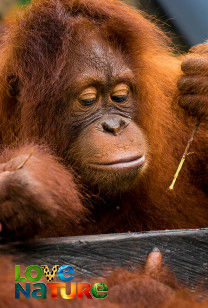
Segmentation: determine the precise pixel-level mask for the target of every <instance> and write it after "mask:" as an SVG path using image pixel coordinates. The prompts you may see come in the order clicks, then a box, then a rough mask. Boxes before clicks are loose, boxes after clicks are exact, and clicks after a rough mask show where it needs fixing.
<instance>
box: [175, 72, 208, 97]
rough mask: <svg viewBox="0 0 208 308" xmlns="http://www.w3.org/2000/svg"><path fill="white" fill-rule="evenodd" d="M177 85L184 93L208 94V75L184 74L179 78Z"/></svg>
mask: <svg viewBox="0 0 208 308" xmlns="http://www.w3.org/2000/svg"><path fill="white" fill-rule="evenodd" d="M177 87H178V89H179V90H180V91H181V92H182V93H187V94H208V77H201V76H185V75H183V76H181V77H180V78H179V79H178V82H177Z"/></svg>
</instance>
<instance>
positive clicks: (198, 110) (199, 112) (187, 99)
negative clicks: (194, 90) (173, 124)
mask: <svg viewBox="0 0 208 308" xmlns="http://www.w3.org/2000/svg"><path fill="white" fill-rule="evenodd" d="M178 104H179V106H180V107H182V108H183V109H185V110H186V111H187V112H188V114H189V115H191V116H195V117H197V118H198V119H201V118H204V117H207V116H208V97H207V96H206V95H181V96H179V97H178Z"/></svg>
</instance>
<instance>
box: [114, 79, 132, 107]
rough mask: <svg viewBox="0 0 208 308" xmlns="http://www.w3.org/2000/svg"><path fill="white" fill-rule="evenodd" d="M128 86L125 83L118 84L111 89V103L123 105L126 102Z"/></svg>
mask: <svg viewBox="0 0 208 308" xmlns="http://www.w3.org/2000/svg"><path fill="white" fill-rule="evenodd" d="M129 91H130V89H129V86H127V84H125V83H120V84H118V85H117V86H115V88H114V89H113V91H112V93H111V99H112V101H114V102H116V103H123V102H125V101H126V100H127V98H128V96H129Z"/></svg>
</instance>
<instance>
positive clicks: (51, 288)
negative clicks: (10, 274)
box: [15, 265, 108, 299]
mask: <svg viewBox="0 0 208 308" xmlns="http://www.w3.org/2000/svg"><path fill="white" fill-rule="evenodd" d="M20 272H21V268H20V265H15V298H16V299H19V298H20V296H24V297H25V298H27V299H30V298H35V299H39V298H49V297H50V298H52V299H57V298H58V297H60V298H63V299H74V298H78V299H82V298H83V297H86V298H87V299H93V298H100V299H103V298H105V297H106V296H107V295H108V287H107V285H106V284H105V283H103V282H97V283H95V284H93V285H91V284H90V283H87V282H72V280H73V279H74V269H73V268H72V267H71V266H70V265H62V266H59V265H55V266H53V268H52V270H51V272H50V270H49V268H48V266H47V265H42V266H38V265H30V266H28V267H27V268H26V269H25V272H24V275H23V276H21V273H20ZM43 275H44V276H45V278H46V280H47V283H43V282H39V280H40V279H41V278H42V277H43ZM57 275H58V279H59V280H60V281H61V282H52V281H53V280H54V278H55V277H56V276H57Z"/></svg>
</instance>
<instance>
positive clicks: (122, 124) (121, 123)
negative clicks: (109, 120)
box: [119, 119, 127, 128]
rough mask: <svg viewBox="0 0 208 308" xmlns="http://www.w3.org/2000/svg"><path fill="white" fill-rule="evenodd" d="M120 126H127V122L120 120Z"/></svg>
mask: <svg viewBox="0 0 208 308" xmlns="http://www.w3.org/2000/svg"><path fill="white" fill-rule="evenodd" d="M119 126H120V128H124V127H126V126H127V123H126V122H125V121H124V120H122V119H121V120H120V121H119Z"/></svg>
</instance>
